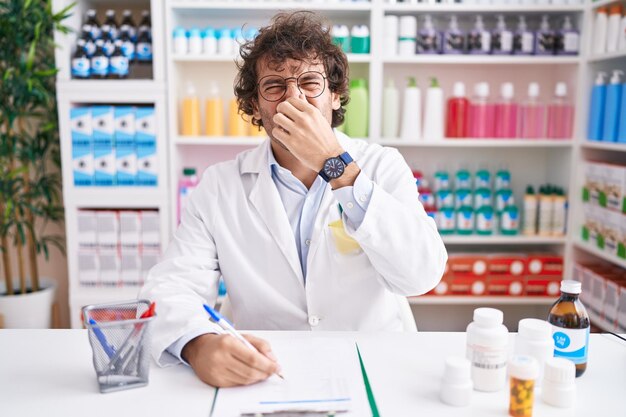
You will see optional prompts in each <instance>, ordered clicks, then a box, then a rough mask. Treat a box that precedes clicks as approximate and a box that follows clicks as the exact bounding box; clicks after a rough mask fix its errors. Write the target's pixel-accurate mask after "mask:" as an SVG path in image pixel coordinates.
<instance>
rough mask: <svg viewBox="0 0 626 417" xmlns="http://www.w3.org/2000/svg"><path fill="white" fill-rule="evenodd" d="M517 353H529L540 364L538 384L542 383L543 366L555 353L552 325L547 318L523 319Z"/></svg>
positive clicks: (516, 345)
mask: <svg viewBox="0 0 626 417" xmlns="http://www.w3.org/2000/svg"><path fill="white" fill-rule="evenodd" d="M517 329H518V330H517V338H516V339H515V350H514V352H515V355H528V356H531V357H533V358H535V360H537V363H538V364H539V375H538V377H537V385H542V383H541V382H542V379H543V367H544V364H545V363H546V361H547V360H549V359H550V358H552V356H553V353H554V341H553V339H552V325H550V323H548V322H547V321H545V320H539V319H522V320H520V321H519V325H518V327H517Z"/></svg>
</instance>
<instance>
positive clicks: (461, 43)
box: [443, 15, 465, 54]
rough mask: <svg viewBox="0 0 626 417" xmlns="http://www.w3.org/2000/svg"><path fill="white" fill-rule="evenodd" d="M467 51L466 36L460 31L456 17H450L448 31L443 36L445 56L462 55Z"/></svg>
mask: <svg viewBox="0 0 626 417" xmlns="http://www.w3.org/2000/svg"><path fill="white" fill-rule="evenodd" d="M464 50H465V34H464V33H463V32H462V31H461V30H460V29H459V22H458V20H457V18H456V16H455V15H452V16H450V23H449V25H448V30H446V32H445V34H444V36H443V53H444V54H462V53H463V52H464Z"/></svg>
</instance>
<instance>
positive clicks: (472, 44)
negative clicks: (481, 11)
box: [467, 15, 491, 55]
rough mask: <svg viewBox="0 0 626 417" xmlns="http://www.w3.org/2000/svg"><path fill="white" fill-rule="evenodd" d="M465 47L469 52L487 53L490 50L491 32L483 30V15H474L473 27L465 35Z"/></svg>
mask: <svg viewBox="0 0 626 417" xmlns="http://www.w3.org/2000/svg"><path fill="white" fill-rule="evenodd" d="M467 49H468V51H469V53H470V54H477V55H480V54H488V53H489V52H490V51H491V33H490V32H489V31H487V30H485V24H484V23H483V17H482V16H481V15H477V16H476V21H475V22H474V29H472V30H471V31H470V33H469V34H468V36H467Z"/></svg>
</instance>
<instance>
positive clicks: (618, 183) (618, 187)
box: [600, 164, 626, 213]
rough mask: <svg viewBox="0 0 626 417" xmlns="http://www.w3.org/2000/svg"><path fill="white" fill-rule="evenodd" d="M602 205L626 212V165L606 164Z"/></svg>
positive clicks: (601, 195)
mask: <svg viewBox="0 0 626 417" xmlns="http://www.w3.org/2000/svg"><path fill="white" fill-rule="evenodd" d="M603 171H604V176H603V177H604V178H603V180H604V181H603V186H602V189H601V191H600V205H601V206H602V207H606V208H607V209H609V210H613V211H616V212H619V213H626V166H623V165H613V164H604V167H603Z"/></svg>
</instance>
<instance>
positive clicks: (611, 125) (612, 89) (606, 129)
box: [602, 70, 624, 142]
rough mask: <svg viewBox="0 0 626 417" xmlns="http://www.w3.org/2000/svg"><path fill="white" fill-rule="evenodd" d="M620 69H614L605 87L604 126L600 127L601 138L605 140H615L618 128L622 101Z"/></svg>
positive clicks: (621, 73)
mask: <svg viewBox="0 0 626 417" xmlns="http://www.w3.org/2000/svg"><path fill="white" fill-rule="evenodd" d="M623 75H624V71H622V70H614V71H613V75H612V76H611V82H610V83H609V85H608V86H607V88H606V104H605V105H604V126H603V127H602V140H603V141H605V142H615V141H617V130H618V128H619V115H620V106H621V102H622V81H621V77H620V76H623Z"/></svg>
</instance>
